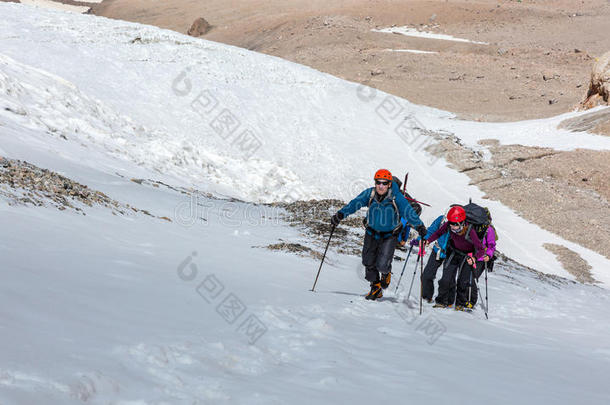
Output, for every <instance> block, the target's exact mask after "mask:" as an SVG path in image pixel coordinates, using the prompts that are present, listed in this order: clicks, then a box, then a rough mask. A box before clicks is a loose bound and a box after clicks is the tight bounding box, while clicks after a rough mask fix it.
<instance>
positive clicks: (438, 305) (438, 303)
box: [432, 302, 451, 308]
mask: <svg viewBox="0 0 610 405" xmlns="http://www.w3.org/2000/svg"><path fill="white" fill-rule="evenodd" d="M450 307H451V305H445V304H441V303H440V302H437V303H436V304H434V306H433V307H432V308H450Z"/></svg>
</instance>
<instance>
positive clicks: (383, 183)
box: [375, 180, 390, 186]
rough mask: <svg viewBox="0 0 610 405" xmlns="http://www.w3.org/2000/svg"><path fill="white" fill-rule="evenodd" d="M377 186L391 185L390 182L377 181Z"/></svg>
mask: <svg viewBox="0 0 610 405" xmlns="http://www.w3.org/2000/svg"><path fill="white" fill-rule="evenodd" d="M377 184H381V185H383V186H387V185H388V184H390V182H389V181H379V180H375V185H377Z"/></svg>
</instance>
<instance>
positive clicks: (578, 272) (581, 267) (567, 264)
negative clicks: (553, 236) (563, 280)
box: [544, 243, 596, 284]
mask: <svg viewBox="0 0 610 405" xmlns="http://www.w3.org/2000/svg"><path fill="white" fill-rule="evenodd" d="M544 247H545V249H547V250H549V251H551V252H553V253H554V254H555V255H556V256H557V260H559V261H560V262H561V264H562V265H563V268H564V269H566V270H567V271H568V272H569V273H570V274H572V275H573V276H574V277H576V281H578V282H579V283H589V284H591V283H595V282H596V281H595V279H594V278H593V276H591V266H590V265H589V263H587V262H586V261H585V260H584V259H583V258H582V257H580V255H579V254H578V253H576V252H574V251H573V250H570V249H568V248H567V247H565V246H561V245H555V244H553V243H545V244H544Z"/></svg>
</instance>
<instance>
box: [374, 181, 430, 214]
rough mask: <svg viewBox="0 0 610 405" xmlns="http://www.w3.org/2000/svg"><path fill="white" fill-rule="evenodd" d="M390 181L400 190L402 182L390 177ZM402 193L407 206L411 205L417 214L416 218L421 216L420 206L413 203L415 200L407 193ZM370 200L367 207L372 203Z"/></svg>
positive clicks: (405, 191)
mask: <svg viewBox="0 0 610 405" xmlns="http://www.w3.org/2000/svg"><path fill="white" fill-rule="evenodd" d="M392 181H393V182H394V183H396V185H397V186H398V188H399V189H402V181H400V179H399V178H398V177H396V176H392ZM400 192H401V193H402V195H404V196H405V197H406V198H407V201H408V202H409V204H411V207H412V208H413V209H414V210H415V212H416V213H417V216H419V215H421V205H420V204H419V203H418V202H416V201H415V199H414V198H413V197H411V195H410V194H409V193H407V190H404V191H402V190H401V191H400ZM372 201H373V200H372V198H371V200H369V206H370V205H371V202H372Z"/></svg>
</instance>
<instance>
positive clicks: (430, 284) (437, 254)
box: [411, 215, 449, 303]
mask: <svg viewBox="0 0 610 405" xmlns="http://www.w3.org/2000/svg"><path fill="white" fill-rule="evenodd" d="M444 220H445V216H444V215H441V216H439V217H438V218H436V219H435V220H434V222H432V224H431V225H430V227H429V228H428V233H427V234H426V237H425V238H424V239H426V240H427V239H428V238H429V237H430V236H431V235H432V234H433V233H434V232H436V231H437V230H438V228H440V226H441V224H442V223H443V221H444ZM419 240H420V238H417V239H413V240H412V241H411V245H412V246H416V245H417V244H418V243H419ZM448 242H449V232H447V233H445V234H443V235H441V237H440V238H438V239H437V240H436V242H435V243H434V245H432V254H431V255H430V258H429V259H428V263H427V264H426V267H425V268H424V274H423V275H422V298H423V299H424V300H426V301H427V302H429V303H431V302H432V297H433V296H434V279H435V278H436V272H437V271H438V268H439V267H440V266H441V264H443V261H444V260H445V257H446V256H447V243H448Z"/></svg>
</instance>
